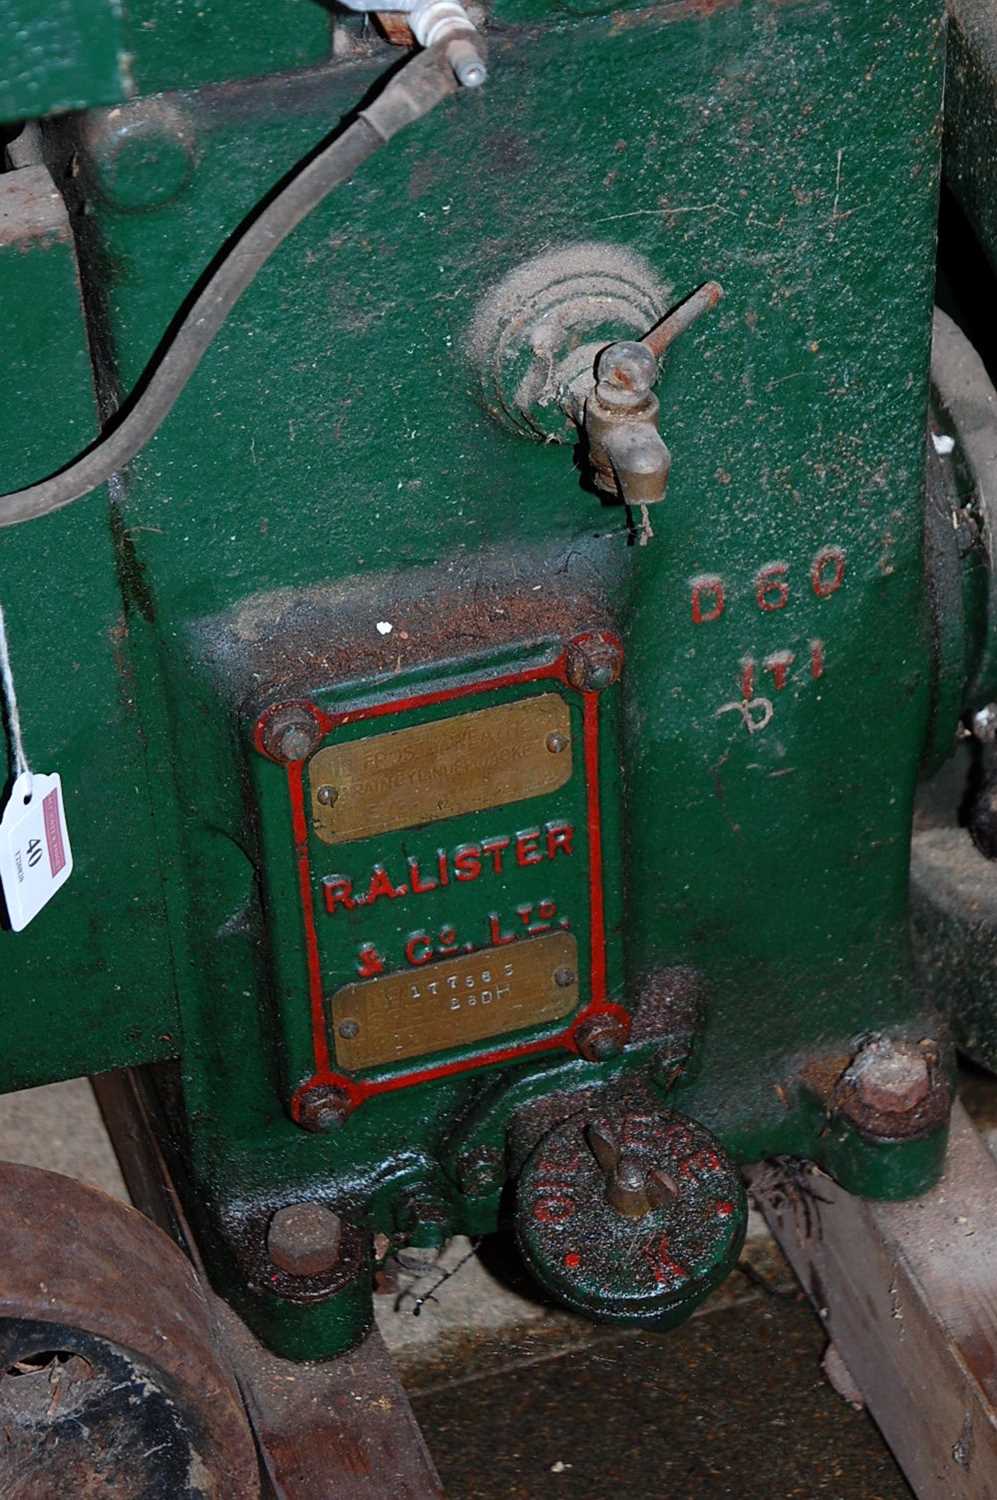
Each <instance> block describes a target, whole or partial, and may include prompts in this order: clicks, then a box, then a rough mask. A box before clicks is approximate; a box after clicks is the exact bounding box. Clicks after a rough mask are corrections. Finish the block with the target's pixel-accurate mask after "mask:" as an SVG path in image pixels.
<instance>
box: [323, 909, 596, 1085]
mask: <svg viewBox="0 0 997 1500" xmlns="http://www.w3.org/2000/svg"><path fill="white" fill-rule="evenodd" d="M555 974H557V975H558V976H559V977H560V979H561V980H562V983H560V984H558V982H557V979H555V977H554V976H555ZM569 976H570V978H569ZM565 980H567V983H565V982H563V981H565ZM577 1004H578V944H577V942H576V941H575V939H574V938H573V937H572V936H571V935H570V933H567V932H552V933H549V934H547V936H545V937H537V938H526V939H524V940H523V941H522V942H518V943H510V944H509V945H508V947H504V948H484V949H482V950H481V951H480V952H478V953H466V954H461V956H460V957H459V958H447V959H443V960H441V962H439V963H435V964H426V966H425V967H424V968H421V969H409V970H406V972H405V973H404V974H384V975H378V976H377V978H376V979H364V980H361V981H360V982H359V983H357V984H347V985H345V986H344V987H343V989H341V990H337V992H336V994H335V995H333V997H332V1026H333V1034H334V1037H335V1044H336V1060H337V1062H338V1064H339V1066H340V1067H341V1068H346V1069H347V1070H350V1071H352V1070H353V1069H355V1068H372V1067H375V1066H377V1064H379V1063H389V1062H400V1061H401V1060H402V1059H403V1058H406V1057H419V1056H421V1055H422V1054H423V1053H426V1052H442V1051H443V1050H444V1048H446V1047H462V1046H464V1045H465V1043H467V1042H480V1041H483V1040H484V1038H485V1037H489V1036H502V1035H504V1033H505V1032H507V1031H519V1030H521V1029H522V1028H523V1027H524V1026H539V1025H541V1024H542V1023H543V1022H544V1021H559V1020H561V1019H562V1017H564V1016H566V1015H568V1014H570V1012H571V1011H573V1010H574V1008H575V1006H576V1005H577ZM354 1027H355V1028H356V1032H355V1034H351V1033H352V1032H353V1029H354ZM344 1030H345V1032H346V1035H345V1036H344V1035H343V1032H344Z"/></svg>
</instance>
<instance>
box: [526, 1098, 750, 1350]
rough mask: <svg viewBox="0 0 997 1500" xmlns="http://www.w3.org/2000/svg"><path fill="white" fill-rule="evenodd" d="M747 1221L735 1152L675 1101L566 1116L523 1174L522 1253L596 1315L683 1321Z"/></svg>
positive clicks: (580, 1308) (719, 1273) (722, 1269)
mask: <svg viewBox="0 0 997 1500" xmlns="http://www.w3.org/2000/svg"><path fill="white" fill-rule="evenodd" d="M638 1179H639V1180H638ZM746 1225H747V1199H746V1196H745V1191H744V1186H743V1184H742V1182H741V1179H740V1176H739V1175H738V1172H737V1169H736V1167H735V1166H734V1164H733V1162H732V1161H731V1160H730V1158H729V1157H728V1156H727V1154H726V1152H725V1151H724V1150H723V1148H722V1147H721V1146H720V1144H719V1142H718V1141H717V1140H716V1139H715V1138H714V1137H713V1136H712V1135H711V1134H710V1132H709V1131H708V1130H706V1129H705V1128H704V1127H703V1126H702V1125H699V1124H697V1123H696V1122H695V1121H694V1120H687V1119H684V1118H683V1117H682V1116H681V1115H677V1114H674V1113H672V1112H670V1111H667V1110H647V1111H622V1110H621V1111H620V1112H619V1113H616V1114H613V1115H606V1116H603V1117H600V1118H599V1119H597V1120H592V1119H589V1120H586V1119H584V1118H581V1119H578V1118H576V1119H573V1120H569V1121H567V1122H566V1123H565V1124H564V1125H561V1126H559V1127H558V1128H557V1129H556V1130H553V1131H551V1133H550V1134H549V1135H548V1136H546V1137H545V1138H544V1139H543V1140H542V1141H541V1142H540V1144H539V1146H537V1148H536V1150H535V1151H534V1152H533V1155H532V1156H531V1157H530V1159H529V1160H528V1161H527V1163H526V1166H525V1168H524V1169H523V1173H522V1176H521V1178H520V1182H519V1190H518V1203H517V1212H516V1231H517V1236H518V1239H519V1244H520V1249H521V1251H522V1253H523V1256H524V1259H525V1260H526V1262H527V1264H528V1265H529V1266H530V1269H531V1270H532V1271H533V1273H534V1275H535V1276H536V1277H537V1279H538V1280H539V1281H540V1282H541V1284H542V1285H543V1286H544V1287H546V1289H547V1290H548V1291H549V1292H551V1293H552V1294H553V1295H554V1296H555V1297H557V1298H558V1299H559V1301H561V1302H564V1303H566V1304H567V1305H568V1306H569V1307H571V1308H574V1309H575V1311H577V1312H582V1313H585V1314H586V1315H587V1316H589V1317H591V1318H595V1319H596V1320H598V1321H600V1322H607V1323H632V1324H639V1325H641V1326H644V1327H648V1328H667V1327H671V1326H672V1325H673V1324H675V1323H680V1322H681V1321H682V1320H683V1319H684V1318H686V1317H688V1316H689V1314H690V1313H691V1312H692V1311H693V1309H694V1308H695V1307H696V1306H697V1304H698V1303H699V1302H701V1301H702V1300H703V1298H704V1297H705V1296H706V1295H707V1293H708V1292H710V1291H712V1289H713V1288H714V1287H715V1286H717V1285H718V1284H719V1283H720V1282H721V1281H722V1280H723V1279H724V1277H725V1276H726V1275H727V1273H728V1272H729V1271H730V1270H731V1269H732V1268H733V1266H734V1264H735V1262H736V1261H737V1257H738V1255H739V1253H740V1250H741V1245H742V1244H743V1241H744V1232H745V1228H746Z"/></svg>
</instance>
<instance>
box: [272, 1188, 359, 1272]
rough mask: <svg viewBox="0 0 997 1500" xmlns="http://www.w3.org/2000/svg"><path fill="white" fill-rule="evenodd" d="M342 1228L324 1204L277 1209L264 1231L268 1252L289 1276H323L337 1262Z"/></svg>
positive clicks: (295, 1205) (297, 1205)
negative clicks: (267, 1228) (265, 1232)
mask: <svg viewBox="0 0 997 1500" xmlns="http://www.w3.org/2000/svg"><path fill="white" fill-rule="evenodd" d="M342 1236H343V1225H342V1220H341V1219H340V1217H339V1215H338V1214H336V1213H333V1211H332V1209H331V1208H326V1206H325V1204H323V1203H291V1204H289V1205H288V1206H287V1208H278V1210H277V1212H276V1213H275V1214H274V1216H273V1218H272V1219H271V1220H270V1228H269V1230H268V1231H267V1251H268V1252H269V1255H270V1259H271V1260H272V1261H273V1263H274V1265H275V1266H276V1267H277V1269H278V1270H279V1271H286V1272H287V1273H288V1275H289V1276H324V1275H326V1273H327V1272H329V1271H331V1270H333V1268H334V1267H335V1266H336V1264H337V1262H338V1261H339V1246H340V1241H341V1239H342Z"/></svg>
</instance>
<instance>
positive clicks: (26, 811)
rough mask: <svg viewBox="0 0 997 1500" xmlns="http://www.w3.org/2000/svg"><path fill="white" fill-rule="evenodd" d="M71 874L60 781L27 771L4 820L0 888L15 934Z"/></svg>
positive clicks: (1, 824)
mask: <svg viewBox="0 0 997 1500" xmlns="http://www.w3.org/2000/svg"><path fill="white" fill-rule="evenodd" d="M72 873H73V852H72V850H71V849H70V847H69V834H68V833H67V831H66V814H65V810H64V808H63V805H62V780H61V778H60V777H59V776H58V775H52V776H36V775H34V774H32V772H30V771H23V772H22V773H21V775H20V776H18V777H17V778H16V780H15V782H14V786H13V790H12V791H11V794H10V800H9V801H8V803H7V806H6V807H5V808H4V812H3V817H2V818H0V886H2V887H3V894H4V899H5V901H6V903H7V915H8V916H9V918H10V925H11V927H12V928H13V929H14V931H15V932H20V931H21V930H22V929H23V928H25V927H27V925H28V923H29V922H30V921H31V920H32V918H33V917H36V916H37V915H38V913H39V912H40V911H41V909H42V907H43V906H44V905H45V904H46V902H47V901H50V900H51V899H52V897H53V896H54V895H55V893H56V891H57V890H58V889H59V887H60V886H62V885H65V883H66V881H67V880H68V879H69V877H70V875H71V874H72Z"/></svg>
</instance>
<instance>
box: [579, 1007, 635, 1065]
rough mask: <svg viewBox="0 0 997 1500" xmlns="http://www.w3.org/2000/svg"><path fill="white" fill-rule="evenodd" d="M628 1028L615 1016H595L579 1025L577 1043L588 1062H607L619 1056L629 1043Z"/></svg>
mask: <svg viewBox="0 0 997 1500" xmlns="http://www.w3.org/2000/svg"><path fill="white" fill-rule="evenodd" d="M627 1035H628V1032H627V1028H626V1026H625V1025H624V1024H623V1022H622V1021H620V1020H618V1019H617V1018H616V1017H615V1016H593V1017H592V1019H591V1020H590V1021H586V1022H585V1023H584V1024H583V1025H582V1026H579V1028H578V1030H577V1031H576V1033H575V1045H576V1046H577V1048H578V1050H579V1052H580V1053H581V1055H582V1057H584V1058H585V1060H586V1061H587V1062H605V1061H606V1060H607V1058H610V1057H618V1056H619V1054H620V1053H621V1052H622V1051H623V1049H624V1047H625V1046H626V1044H627Z"/></svg>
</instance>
